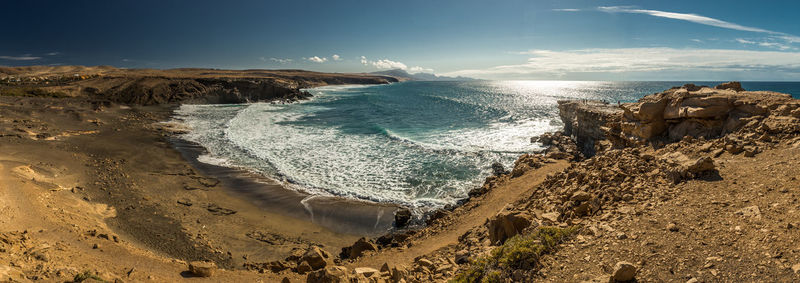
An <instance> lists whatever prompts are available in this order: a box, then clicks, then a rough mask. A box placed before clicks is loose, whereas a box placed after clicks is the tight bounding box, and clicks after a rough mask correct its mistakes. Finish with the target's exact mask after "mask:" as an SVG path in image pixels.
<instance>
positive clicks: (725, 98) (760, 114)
mask: <svg viewBox="0 0 800 283" xmlns="http://www.w3.org/2000/svg"><path fill="white" fill-rule="evenodd" d="M621 108H622V109H623V110H624V115H623V120H622V121H621V130H622V133H623V134H624V135H626V136H628V137H630V138H634V139H641V140H649V139H654V138H666V139H667V140H669V141H677V140H680V139H682V138H683V137H685V136H691V137H704V138H707V139H708V138H716V137H720V136H722V135H725V134H727V133H733V132H736V131H738V130H740V129H741V128H742V127H745V126H747V124H748V123H751V122H753V121H756V123H757V122H760V121H763V120H765V119H768V118H769V117H770V116H789V115H788V114H790V113H791V111H794V110H795V109H798V108H800V105H798V102H797V101H793V99H792V97H791V96H790V95H788V94H782V93H776V92H768V91H753V92H748V91H744V90H743V89H742V88H741V85H740V84H739V83H738V82H730V83H725V84H721V85H718V86H717V87H715V88H713V89H712V88H708V87H702V88H700V89H696V88H695V87H693V86H684V87H681V88H673V89H670V90H667V91H664V92H662V93H658V94H653V95H648V96H645V97H644V98H642V99H640V100H639V101H638V102H636V103H626V104H623V105H622V106H621ZM778 108H781V109H778ZM773 118H774V117H773ZM786 118H789V117H786Z"/></svg>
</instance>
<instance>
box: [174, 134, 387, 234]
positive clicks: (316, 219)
mask: <svg viewBox="0 0 800 283" xmlns="http://www.w3.org/2000/svg"><path fill="white" fill-rule="evenodd" d="M170 142H171V143H172V145H173V146H174V147H175V148H176V149H177V150H178V151H180V152H181V154H182V155H183V157H184V158H185V159H186V160H188V161H189V162H190V163H191V164H192V166H193V167H194V168H197V169H198V170H199V171H200V172H202V173H203V174H206V175H208V176H213V177H214V178H216V179H218V180H220V181H221V183H222V184H223V185H224V187H225V188H226V189H228V190H229V191H230V192H231V193H232V194H233V195H235V196H237V197H240V198H242V199H246V200H248V201H250V202H252V203H253V204H255V205H256V206H258V207H260V208H262V209H264V210H265V211H269V212H274V213H279V214H282V215H286V216H290V217H296V218H298V219H299V220H303V221H310V222H313V223H314V224H317V225H320V226H322V227H325V228H328V229H330V230H332V231H334V232H337V233H344V234H352V235H357V236H379V235H382V234H385V233H386V232H388V231H390V230H391V229H392V227H393V226H392V224H393V222H394V212H395V211H396V210H397V209H398V206H397V205H394V204H388V203H375V202H367V201H359V200H353V199H347V198H342V197H336V196H324V195H309V194H308V193H305V192H300V191H296V190H292V189H289V188H286V187H284V186H283V185H281V184H280V183H278V182H276V181H274V180H271V179H269V178H265V177H263V176H259V175H258V174H255V173H250V172H247V171H245V170H242V169H236V168H229V167H223V166H217V165H212V164H208V163H203V162H200V161H198V160H197V157H198V156H199V155H201V154H204V153H206V152H205V149H204V148H203V147H202V146H200V145H197V144H195V143H192V142H189V141H185V140H182V139H180V138H174V137H173V138H170Z"/></svg>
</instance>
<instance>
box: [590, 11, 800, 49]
mask: <svg viewBox="0 0 800 283" xmlns="http://www.w3.org/2000/svg"><path fill="white" fill-rule="evenodd" d="M597 10H598V11H601V12H606V13H629V14H644V15H650V16H653V17H660V18H667V19H674V20H681V21H687V22H692V23H696V24H701V25H708V26H714V27H719V28H725V29H732V30H739V31H749V32H758V33H766V34H769V35H770V37H771V38H773V39H778V40H784V41H786V42H787V43H789V44H792V43H800V36H796V35H791V34H787V33H783V32H777V31H771V30H766V29H762V28H757V27H749V26H743V25H739V24H735V23H731V22H726V21H723V20H720V19H715V18H711V17H706V16H701V15H697V14H689V13H675V12H666V11H658V10H646V9H637V8H633V7H630V6H610V7H597ZM778 45H781V46H778ZM762 46H766V47H776V48H780V49H782V50H786V49H789V48H791V47H789V48H783V47H784V46H786V45H782V44H777V43H774V44H770V45H762Z"/></svg>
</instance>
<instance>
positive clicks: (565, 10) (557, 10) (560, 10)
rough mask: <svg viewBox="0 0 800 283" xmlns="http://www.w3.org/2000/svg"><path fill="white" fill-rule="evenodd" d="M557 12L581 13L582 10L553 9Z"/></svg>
mask: <svg viewBox="0 0 800 283" xmlns="http://www.w3.org/2000/svg"><path fill="white" fill-rule="evenodd" d="M553 11H556V12H580V11H581V9H553Z"/></svg>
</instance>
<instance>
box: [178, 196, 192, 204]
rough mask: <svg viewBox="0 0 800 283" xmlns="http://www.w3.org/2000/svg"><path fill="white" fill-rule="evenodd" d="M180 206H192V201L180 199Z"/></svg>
mask: <svg viewBox="0 0 800 283" xmlns="http://www.w3.org/2000/svg"><path fill="white" fill-rule="evenodd" d="M178 204H182V205H185V206H192V200H190V199H188V198H179V199H178Z"/></svg>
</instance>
